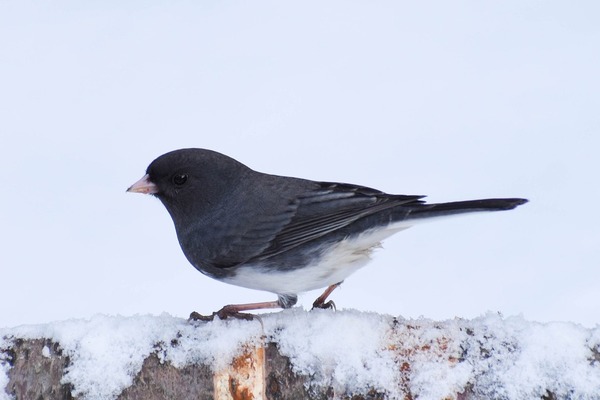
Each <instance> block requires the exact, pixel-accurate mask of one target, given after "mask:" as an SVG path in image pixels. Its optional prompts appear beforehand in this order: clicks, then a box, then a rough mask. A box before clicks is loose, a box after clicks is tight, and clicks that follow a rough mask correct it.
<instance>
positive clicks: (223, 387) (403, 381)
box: [0, 309, 600, 400]
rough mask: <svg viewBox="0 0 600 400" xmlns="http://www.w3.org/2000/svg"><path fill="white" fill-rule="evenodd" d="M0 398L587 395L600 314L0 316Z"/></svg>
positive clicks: (591, 395)
mask: <svg viewBox="0 0 600 400" xmlns="http://www.w3.org/2000/svg"><path fill="white" fill-rule="evenodd" d="M0 388H4V390H1V389H0V399H1V400H6V399H13V398H16V399H38V398H39V399H73V398H76V399H90V400H93V399H145V400H152V399H167V398H168V399H213V398H215V399H332V398H333V399H337V398H342V399H346V398H347V399H353V400H358V399H413V398H419V399H491V398H493V399H536V398H537V399H598V396H599V393H600V327H596V328H595V329H586V328H584V327H581V326H579V325H575V324H570V323H549V324H540V323H535V322H529V321H525V320H524V319H522V318H517V317H514V318H507V319H503V318H502V317H500V316H498V315H496V314H489V315H486V316H483V317H480V318H476V319H473V320H463V319H454V320H449V321H442V322H436V321H431V320H426V319H417V320H405V319H401V318H394V317H392V316H388V315H378V314H373V313H362V312H358V311H351V310H346V311H337V312H333V311H330V310H323V311H322V310H318V311H313V312H305V311H303V310H301V309H292V310H286V311H283V312H279V313H273V314H266V315H263V317H262V324H261V323H260V322H258V321H239V320H227V321H214V322H211V323H199V324H190V323H188V322H187V321H185V320H182V319H179V318H174V317H171V316H169V315H161V316H134V317H109V316H96V317H94V318H92V319H90V320H70V321H64V322H56V323H51V324H46V325H32V326H20V327H16V328H9V329H0Z"/></svg>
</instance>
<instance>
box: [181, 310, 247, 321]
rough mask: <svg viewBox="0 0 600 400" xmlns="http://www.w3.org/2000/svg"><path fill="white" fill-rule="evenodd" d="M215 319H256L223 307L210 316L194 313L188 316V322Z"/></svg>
mask: <svg viewBox="0 0 600 400" xmlns="http://www.w3.org/2000/svg"><path fill="white" fill-rule="evenodd" d="M215 317H219V319H227V318H237V319H243V320H245V321H252V320H253V319H254V318H257V317H256V316H255V315H254V314H249V313H241V312H238V311H235V310H231V309H228V308H227V307H223V308H222V309H220V310H219V311H215V312H213V313H212V314H211V315H202V314H200V313H197V312H196V311H194V312H192V313H191V314H190V317H189V318H188V321H202V322H210V321H214V319H215Z"/></svg>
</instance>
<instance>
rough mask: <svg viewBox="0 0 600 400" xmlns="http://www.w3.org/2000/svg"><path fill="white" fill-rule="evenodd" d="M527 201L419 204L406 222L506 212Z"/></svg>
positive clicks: (482, 200)
mask: <svg viewBox="0 0 600 400" xmlns="http://www.w3.org/2000/svg"><path fill="white" fill-rule="evenodd" d="M527 201H528V200H526V199H518V198H514V199H481V200H467V201H454V202H450V203H437V204H426V203H425V204H419V205H415V206H413V207H411V210H410V212H409V214H408V215H407V216H406V218H405V219H406V220H410V219H421V218H434V217H444V216H450V215H456V214H464V213H470V212H480V211H504V210H512V209H513V208H516V207H518V206H520V205H521V204H525V203H527Z"/></svg>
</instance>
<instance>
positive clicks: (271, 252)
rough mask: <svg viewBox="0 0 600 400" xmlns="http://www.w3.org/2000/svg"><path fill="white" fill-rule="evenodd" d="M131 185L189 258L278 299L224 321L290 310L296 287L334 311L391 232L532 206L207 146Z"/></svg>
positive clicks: (234, 308)
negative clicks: (271, 162) (278, 166)
mask: <svg viewBox="0 0 600 400" xmlns="http://www.w3.org/2000/svg"><path fill="white" fill-rule="evenodd" d="M127 191H128V192H137V193H148V194H152V195H154V196H156V197H158V199H159V200H160V201H161V202H162V203H163V204H164V206H165V207H166V208H167V210H168V211H169V214H171V218H173V222H174V223H175V229H176V231H177V237H178V239H179V244H180V245H181V248H182V249H183V252H184V254H185V256H186V257H187V259H188V260H189V262H190V263H191V264H192V265H193V266H194V267H196V269H198V270H199V271H200V272H202V273H203V274H205V275H208V276H210V277H211V278H214V279H217V280H220V281H223V282H226V283H230V284H233V285H238V286H243V287H247V288H251V289H259V290H265V291H268V292H272V293H275V294H277V296H278V300H277V301H270V302H264V303H253V304H239V305H228V306H225V307H223V308H222V309H221V310H220V311H218V312H217V313H214V314H213V316H212V317H214V315H218V316H219V317H221V318H225V317H227V316H232V315H235V316H238V317H244V316H249V314H243V313H241V312H243V311H248V310H257V309H264V308H288V307H291V306H293V305H294V304H295V303H296V301H297V294H298V293H301V292H305V291H308V290H313V289H319V288H324V287H327V290H326V291H325V293H323V295H322V296H320V297H319V298H318V299H317V300H316V301H315V302H314V304H313V306H314V307H320V308H327V307H331V304H332V303H331V302H326V299H327V296H328V295H329V294H330V293H331V291H332V290H333V289H335V288H336V287H337V286H338V285H339V284H340V283H341V282H342V281H344V279H346V278H347V277H348V276H350V275H351V274H352V273H353V272H355V271H356V270H358V269H359V268H361V267H363V266H364V265H365V264H366V263H367V262H368V261H369V256H370V255H371V253H372V251H373V249H375V248H376V247H377V246H379V244H380V243H381V241H382V240H384V239H385V238H387V237H388V236H390V235H393V234H394V233H396V232H399V231H401V230H403V229H406V228H408V227H410V226H412V225H413V224H415V223H416V222H417V221H418V220H421V219H425V218H434V217H442V216H447V215H453V214H460V213H469V212H477V211H500V210H510V209H513V208H515V207H517V206H519V205H521V204H524V203H526V202H527V200H525V199H519V198H509V199H484V200H469V201H457V202H451V203H438V204H426V203H425V202H424V201H423V200H421V199H422V198H423V197H424V196H410V195H408V196H407V195H396V194H387V193H383V192H381V191H379V190H375V189H371V188H368V187H364V186H358V185H352V184H347V183H334V182H315V181H310V180H306V179H299V178H291V177H286V176H277V175H269V174H263V173H260V172H256V171H254V170H252V169H250V168H248V167H247V166H245V165H244V164H242V163H240V162H238V161H236V160H234V159H232V158H230V157H228V156H225V155H223V154H220V153H217V152H215V151H211V150H205V149H182V150H175V151H172V152H169V153H166V154H164V155H162V156H160V157H158V158H157V159H156V160H154V161H153V162H152V163H151V164H150V166H148V169H147V170H146V175H144V177H142V179H140V180H139V181H138V182H136V183H134V184H133V185H132V186H131V187H130V188H129V189H127ZM193 316H194V317H196V318H202V317H201V316H199V314H197V313H193ZM212 317H208V318H209V319H210V318H212Z"/></svg>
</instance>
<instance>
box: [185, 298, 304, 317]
mask: <svg viewBox="0 0 600 400" xmlns="http://www.w3.org/2000/svg"><path fill="white" fill-rule="evenodd" d="M296 301H298V297H297V296H294V295H279V298H278V299H277V300H276V301H265V302H261V303H247V304H229V305H226V306H225V307H223V308H221V309H220V310H219V311H216V312H214V313H212V315H202V314H199V313H197V312H196V311H194V312H192V313H191V314H190V318H189V320H190V321H212V320H214V319H215V316H217V317H219V318H220V319H226V318H229V317H231V318H239V319H245V320H247V321H251V320H253V319H254V318H255V317H256V316H255V315H254V314H250V313H245V312H242V311H250V310H264V309H268V308H289V307H292V306H293V305H294V304H296Z"/></svg>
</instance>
